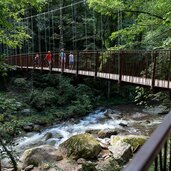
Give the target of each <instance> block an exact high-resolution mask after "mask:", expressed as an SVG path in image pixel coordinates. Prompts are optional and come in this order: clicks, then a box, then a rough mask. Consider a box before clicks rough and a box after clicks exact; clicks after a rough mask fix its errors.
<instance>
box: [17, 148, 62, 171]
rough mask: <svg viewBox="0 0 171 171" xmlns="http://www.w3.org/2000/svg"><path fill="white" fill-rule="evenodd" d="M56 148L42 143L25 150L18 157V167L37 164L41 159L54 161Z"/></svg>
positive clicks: (56, 155) (56, 157)
mask: <svg viewBox="0 0 171 171" xmlns="http://www.w3.org/2000/svg"><path fill="white" fill-rule="evenodd" d="M58 156H59V155H58V153H57V150H56V149H55V148H53V147H51V146H49V145H42V146H38V147H34V148H31V149H28V150H25V151H24V153H23V155H22V156H21V158H20V163H19V168H20V169H22V168H25V167H27V166H29V165H33V166H36V167H37V166H39V165H40V164H41V163H42V161H44V162H45V161H47V162H48V161H50V162H53V161H56V160H57V159H58Z"/></svg>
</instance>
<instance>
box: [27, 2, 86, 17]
mask: <svg viewBox="0 0 171 171" xmlns="http://www.w3.org/2000/svg"><path fill="white" fill-rule="evenodd" d="M84 1H85V0H82V1H79V2H76V3H72V4H70V5H66V6H61V7H60V8H57V9H54V10H50V11H46V12H43V13H40V14H36V15H32V17H37V16H42V15H45V14H48V13H51V12H56V11H60V10H63V9H66V8H69V7H71V6H72V5H73V6H75V5H78V4H81V3H83V2H84ZM27 18H31V16H29V17H25V18H24V19H27Z"/></svg>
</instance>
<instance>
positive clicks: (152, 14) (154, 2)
mask: <svg viewBox="0 0 171 171" xmlns="http://www.w3.org/2000/svg"><path fill="white" fill-rule="evenodd" d="M88 3H89V6H90V7H91V8H94V9H95V10H96V11H97V12H99V13H102V14H104V15H108V16H111V17H113V18H117V20H118V21H119V20H120V23H121V26H120V28H119V27H117V28H119V29H117V30H113V32H112V33H111V35H110V39H111V40H116V39H117V38H118V37H121V41H122V42H121V44H122V45H123V46H124V48H145V49H147V48H149V49H152V48H169V47H170V46H171V37H170V36H171V29H170V27H171V11H170V9H171V2H170V0H145V1H144V0H136V1H132V0H105V1H101V0H88ZM118 13H119V14H120V18H119V15H118ZM115 24H117V23H115Z"/></svg>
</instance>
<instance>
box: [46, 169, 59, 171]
mask: <svg viewBox="0 0 171 171" xmlns="http://www.w3.org/2000/svg"><path fill="white" fill-rule="evenodd" d="M48 171H57V170H56V169H55V168H50V169H48Z"/></svg>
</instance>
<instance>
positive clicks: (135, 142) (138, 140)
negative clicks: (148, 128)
mask: <svg viewBox="0 0 171 171" xmlns="http://www.w3.org/2000/svg"><path fill="white" fill-rule="evenodd" d="M147 139H148V137H147V136H143V135H119V136H111V142H110V143H111V145H112V146H116V145H117V142H118V141H121V142H126V143H128V144H130V145H131V148H132V151H133V152H134V151H135V150H136V149H137V148H139V147H140V146H142V145H143V144H144V142H145V141H146V140H147Z"/></svg>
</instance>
